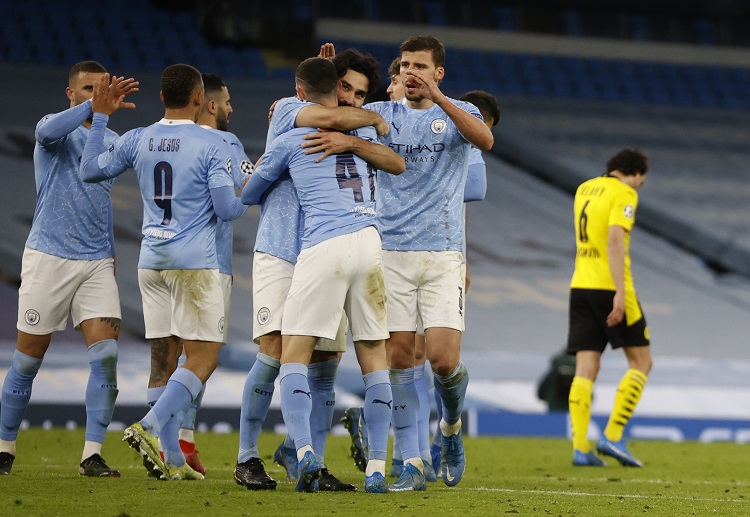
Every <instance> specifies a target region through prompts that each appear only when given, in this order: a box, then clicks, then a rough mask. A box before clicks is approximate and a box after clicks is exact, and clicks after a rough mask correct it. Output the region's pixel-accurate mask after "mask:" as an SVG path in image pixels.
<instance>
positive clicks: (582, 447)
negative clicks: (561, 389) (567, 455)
mask: <svg viewBox="0 0 750 517" xmlns="http://www.w3.org/2000/svg"><path fill="white" fill-rule="evenodd" d="M593 390H594V383H593V382H592V381H591V380H589V379H586V378H584V377H573V384H571V386H570V395H568V410H569V411H570V423H571V426H572V428H573V448H574V449H577V450H579V451H581V452H583V453H584V454H585V453H587V452H589V451H590V450H591V445H590V444H589V440H588V438H587V433H588V430H589V420H591V393H592V391H593Z"/></svg>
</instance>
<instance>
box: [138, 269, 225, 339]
mask: <svg viewBox="0 0 750 517" xmlns="http://www.w3.org/2000/svg"><path fill="white" fill-rule="evenodd" d="M138 286H139V287H140V289H141V298H142V300H143V320H144V322H145V326H146V339H158V338H163V337H168V336H178V337H180V338H182V339H185V340H189V341H208V342H213V343H223V342H224V330H225V327H226V320H225V315H224V292H223V289H222V286H221V280H220V279H219V270H218V269H163V270H156V269H139V270H138Z"/></svg>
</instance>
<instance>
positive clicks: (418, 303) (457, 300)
mask: <svg viewBox="0 0 750 517" xmlns="http://www.w3.org/2000/svg"><path fill="white" fill-rule="evenodd" d="M462 264H463V260H462V255H461V252H460V251H390V250H383V269H384V271H385V286H386V291H387V298H388V330H390V331H391V332H414V331H416V330H417V324H418V320H420V319H421V322H422V328H423V329H425V328H431V327H445V328H451V329H455V330H458V331H461V332H463V330H464V303H465V298H464V279H465V276H462V273H461V270H462ZM464 275H465V273H464Z"/></svg>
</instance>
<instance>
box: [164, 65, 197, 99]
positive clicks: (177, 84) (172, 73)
mask: <svg viewBox="0 0 750 517" xmlns="http://www.w3.org/2000/svg"><path fill="white" fill-rule="evenodd" d="M199 86H203V78H202V77H201V73H200V72H199V71H198V70H197V69H195V68H193V67H192V66H190V65H183V64H178V65H170V66H168V67H167V68H165V69H164V71H163V72H162V73H161V93H162V97H164V107H165V108H170V109H179V108H184V107H186V106H187V105H188V104H189V103H190V97H191V96H192V95H193V92H194V91H195V89H196V88H198V87H199Z"/></svg>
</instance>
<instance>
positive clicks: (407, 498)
mask: <svg viewBox="0 0 750 517" xmlns="http://www.w3.org/2000/svg"><path fill="white" fill-rule="evenodd" d="M119 439H120V434H119V433H117V434H115V433H111V434H110V435H109V436H108V438H107V442H106V443H105V446H104V457H105V458H106V459H107V461H108V463H109V464H110V465H111V466H114V467H117V468H119V469H120V470H121V471H122V477H121V478H120V479H90V478H81V477H79V476H78V474H77V472H78V470H77V466H78V462H79V461H80V453H81V447H82V445H83V433H82V432H81V431H64V430H59V429H55V430H52V431H43V430H41V429H30V430H27V431H22V432H21V434H20V436H19V441H18V451H17V452H18V454H17V459H16V462H15V464H14V466H13V472H12V474H11V475H10V476H2V477H0V515H3V516H6V515H8V516H10V515H43V516H49V515H65V516H67V515H95V516H112V517H114V516H125V515H128V516H169V515H182V516H185V515H198V514H201V515H211V516H214V515H232V516H240V515H248V516H264V517H265V516H276V515H278V516H282V515H283V516H291V515H295V514H296V515H304V516H305V517H307V516H316V515H327V516H331V515H333V516H336V515H360V516H368V515H377V516H379V517H380V516H391V515H395V516H403V517H410V516H412V515H431V516H436V517H437V516H443V515H448V516H458V517H469V516H472V517H473V516H475V515H553V516H558V515H560V516H568V515H578V516H608V515H617V516H620V515H635V514H642V515H648V516H657V515H664V516H682V515H731V516H735V515H750V462H748V461H747V458H748V449H747V446H746V445H738V444H733V443H718V444H699V443H692V442H689V443H679V444H677V443H667V442H654V441H641V442H636V443H633V444H631V447H630V448H631V452H633V454H635V455H636V456H637V457H638V458H639V459H642V460H643V461H644V462H645V463H646V466H645V467H644V468H642V469H626V468H623V467H620V466H619V465H618V464H616V463H615V462H614V461H609V467H607V468H605V469H596V468H580V467H579V468H576V467H572V466H571V464H570V459H571V450H570V444H569V442H567V441H565V440H557V439H528V438H518V439H516V438H477V439H466V441H465V444H466V455H467V465H468V467H467V471H466V474H465V475H464V479H463V481H462V482H461V484H460V485H459V486H457V487H453V488H448V487H446V486H445V485H444V484H443V483H442V482H441V481H438V483H431V484H429V485H428V489H427V491H426V492H418V493H398V494H396V493H394V494H382V495H374V494H365V493H363V492H361V491H362V490H363V488H362V483H363V479H364V478H363V474H362V473H360V472H359V471H358V470H356V468H355V467H354V464H353V462H352V461H351V460H350V458H349V457H348V450H349V440H348V438H344V437H331V438H330V439H329V441H328V449H327V452H326V456H327V458H326V459H327V462H328V465H329V467H330V469H331V471H332V472H333V473H334V474H336V475H337V476H338V477H340V478H341V479H342V480H344V481H348V482H351V483H355V484H356V485H357V486H359V489H360V492H358V493H354V494H344V493H337V494H331V493H318V494H297V493H295V492H294V483H293V482H292V481H287V480H286V476H285V474H284V471H283V469H282V468H281V467H278V466H276V465H275V464H273V462H272V460H271V454H272V453H273V451H274V450H275V448H276V446H277V445H278V443H279V441H280V440H281V437H280V436H277V435H274V434H264V435H263V436H262V437H261V442H260V446H261V450H262V451H263V452H264V455H265V457H264V460H265V461H266V466H267V469H268V470H269V472H270V474H271V475H272V476H273V477H274V478H275V479H276V480H277V481H279V486H278V488H277V490H276V491H275V492H251V491H248V490H246V489H245V488H243V487H240V486H238V485H237V484H235V482H234V480H233V478H232V472H233V468H234V464H235V459H236V451H237V434H236V433H235V434H229V435H219V434H211V433H209V434H200V435H197V439H198V448H199V450H200V451H201V459H202V461H203V463H204V465H205V466H206V468H207V469H208V476H207V477H206V479H205V480H204V481H193V482H187V481H172V482H166V481H157V480H154V479H151V478H148V477H147V476H146V472H145V470H144V468H143V467H142V466H141V463H140V459H139V457H138V456H137V454H136V453H135V452H134V451H132V450H131V449H128V448H127V446H126V445H125V444H124V443H122V442H120V441H119Z"/></svg>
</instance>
